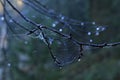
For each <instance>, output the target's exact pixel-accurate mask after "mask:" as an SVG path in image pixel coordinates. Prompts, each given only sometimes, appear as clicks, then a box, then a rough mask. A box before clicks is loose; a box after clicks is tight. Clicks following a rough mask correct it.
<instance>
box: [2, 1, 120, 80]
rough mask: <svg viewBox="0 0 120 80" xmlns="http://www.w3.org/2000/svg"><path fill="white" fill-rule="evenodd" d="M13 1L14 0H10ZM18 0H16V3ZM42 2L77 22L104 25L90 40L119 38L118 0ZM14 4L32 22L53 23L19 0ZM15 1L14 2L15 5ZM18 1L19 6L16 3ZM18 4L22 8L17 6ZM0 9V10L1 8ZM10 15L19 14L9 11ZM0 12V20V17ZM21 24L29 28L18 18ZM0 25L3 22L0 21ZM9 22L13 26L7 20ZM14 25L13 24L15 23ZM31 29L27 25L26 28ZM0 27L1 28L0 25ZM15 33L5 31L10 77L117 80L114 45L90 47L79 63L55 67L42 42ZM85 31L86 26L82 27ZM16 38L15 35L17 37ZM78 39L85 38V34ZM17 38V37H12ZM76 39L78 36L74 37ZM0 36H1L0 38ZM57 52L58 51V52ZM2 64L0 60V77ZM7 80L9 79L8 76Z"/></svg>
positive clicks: (24, 79)
mask: <svg viewBox="0 0 120 80" xmlns="http://www.w3.org/2000/svg"><path fill="white" fill-rule="evenodd" d="M11 1H13V2H14V0H11ZM17 1H18V2H17ZM31 1H32V0H31ZM40 1H41V2H42V4H44V5H46V6H48V7H49V8H51V9H53V10H55V11H56V12H57V13H60V14H63V15H65V16H68V17H70V18H73V19H77V20H80V21H83V22H84V21H95V22H96V23H97V24H100V25H106V26H107V29H106V30H105V31H104V32H102V33H101V34H100V35H99V36H97V37H94V36H93V40H94V42H97V43H99V42H100V43H102V42H117V41H119V40H120V34H119V31H120V27H119V25H120V23H119V21H120V15H119V14H120V1H119V0H74V1H72V0H52V1H51V0H40ZM15 2H16V3H14V5H15V6H17V7H20V11H21V12H22V13H24V14H25V15H26V16H27V17H29V18H30V19H32V20H35V21H36V22H41V23H42V24H45V25H47V26H51V25H53V24H52V23H54V21H53V20H51V19H49V20H47V19H48V17H45V16H43V15H41V14H38V13H35V11H32V9H31V8H28V7H26V6H25V5H24V4H23V3H22V2H19V0H16V1H15ZM16 4H17V5H16ZM18 4H19V5H18ZM21 6H22V7H21ZM0 10H1V11H2V9H1V7H0ZM11 14H13V16H14V18H15V19H17V18H19V16H18V15H17V14H16V13H14V12H11ZM2 18H3V17H2V14H1V20H2ZM18 21H20V22H22V23H23V24H24V25H25V26H27V27H29V25H28V24H27V23H25V22H24V21H23V20H22V19H21V18H19V20H18ZM0 24H1V25H0V27H2V26H3V23H0ZM11 25H15V24H13V23H11ZM16 27H17V26H16ZM29 28H31V27H29ZM0 29H1V28H0ZM18 29H19V31H18V32H19V33H18V34H16V35H15V34H13V33H11V30H8V44H9V46H8V50H7V55H8V59H9V62H10V64H11V66H10V69H11V70H10V71H11V73H12V75H13V79H14V80H68V79H70V80H119V79H120V70H119V67H120V53H119V52H120V50H119V48H120V47H119V46H118V47H112V48H111V47H110V48H102V49H91V50H88V51H85V54H84V57H83V58H82V60H81V61H80V62H76V63H73V64H70V65H66V66H64V68H63V69H59V68H57V67H56V65H54V63H53V62H52V59H51V57H50V55H49V54H48V53H49V51H48V49H47V47H46V46H45V44H44V43H43V41H41V40H39V39H36V38H32V39H31V38H28V37H26V36H25V35H23V33H22V32H23V31H22V32H20V30H21V29H20V28H18V27H17V28H16V31H17V30H18ZM83 30H86V29H83ZM18 35H19V36H20V38H17V36H18ZM84 36H85V35H84V34H83V35H82V36H81V37H82V40H83V41H87V40H88V39H87V38H88V37H84ZM15 38H17V39H15ZM78 38H79V37H78ZM0 39H1V38H0ZM59 54H60V53H59ZM2 67H3V65H2V64H1V63H0V76H1V75H2ZM13 79H12V80H13ZM8 80H10V79H8Z"/></svg>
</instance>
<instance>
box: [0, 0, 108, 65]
mask: <svg viewBox="0 0 120 80" xmlns="http://www.w3.org/2000/svg"><path fill="white" fill-rule="evenodd" d="M9 1H11V2H9ZM16 1H17V0H16ZM16 1H14V0H7V1H6V5H5V6H4V7H5V8H4V15H5V16H2V17H1V18H0V19H1V20H5V21H6V23H7V25H8V29H9V30H8V31H9V33H8V36H15V37H20V39H23V38H24V37H26V36H30V37H32V38H37V39H40V40H42V41H43V42H44V43H45V44H46V45H47V46H48V49H49V50H50V53H52V54H53V55H54V56H53V55H52V56H53V58H55V59H56V60H57V61H58V62H60V65H59V66H64V65H66V64H70V63H72V62H74V61H78V60H80V59H79V58H81V56H82V54H81V53H82V52H81V47H80V45H78V44H77V43H76V42H75V41H79V42H86V43H94V40H93V39H92V37H95V36H99V35H100V33H101V32H102V31H104V30H105V29H106V27H105V26H101V25H97V24H96V22H94V21H93V22H82V21H79V20H75V19H71V18H69V17H66V16H64V15H62V14H60V13H57V12H55V11H54V10H53V9H49V8H48V7H46V6H45V5H43V4H42V3H41V2H40V1H39V0H18V1H21V5H22V7H21V8H19V7H18V6H17V5H16ZM3 5H4V4H3ZM21 14H22V15H21ZM32 22H33V23H32ZM34 24H35V25H34ZM36 24H37V25H39V27H40V28H41V24H44V25H45V27H44V26H43V27H42V31H41V30H39V29H38V27H36ZM11 32H12V33H11ZM68 35H70V36H68ZM71 36H72V38H74V39H75V41H72V40H69V39H68V37H71ZM66 37H67V38H66Z"/></svg>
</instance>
